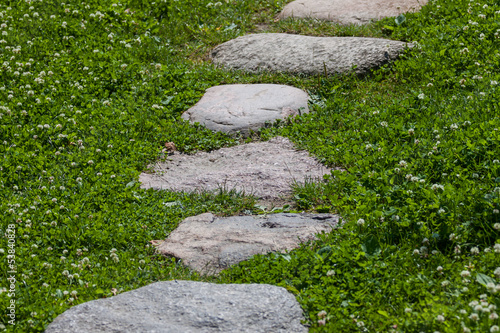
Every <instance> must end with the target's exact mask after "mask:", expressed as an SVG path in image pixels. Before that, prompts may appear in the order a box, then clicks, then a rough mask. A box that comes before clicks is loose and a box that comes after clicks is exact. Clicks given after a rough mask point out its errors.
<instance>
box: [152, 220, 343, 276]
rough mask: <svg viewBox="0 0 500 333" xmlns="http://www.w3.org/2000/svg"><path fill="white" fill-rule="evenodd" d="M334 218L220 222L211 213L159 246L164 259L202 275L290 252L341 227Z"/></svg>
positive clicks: (187, 224)
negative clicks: (178, 261) (270, 254)
mask: <svg viewBox="0 0 500 333" xmlns="http://www.w3.org/2000/svg"><path fill="white" fill-rule="evenodd" d="M338 220H339V219H338V216H337V215H331V214H291V213H281V214H270V215H258V216H231V217H225V218H219V217H216V216H214V215H213V214H211V213H205V214H201V215H197V216H192V217H188V218H187V219H185V220H184V221H182V222H181V223H180V224H179V227H178V228H177V229H175V230H174V231H173V232H172V233H171V234H170V235H169V236H168V238H167V239H166V240H165V241H164V242H163V243H161V244H159V246H158V248H157V249H158V251H159V252H160V253H162V254H164V255H169V256H173V257H176V258H179V259H182V262H183V263H184V264H185V265H187V266H189V267H190V268H191V269H194V270H196V271H198V272H200V273H203V274H217V273H218V272H220V271H221V270H222V269H225V268H227V267H229V266H231V265H234V264H236V263H238V262H240V261H243V260H246V259H248V258H250V257H251V256H253V255H256V254H265V253H268V252H274V251H285V250H291V249H294V248H296V247H298V246H299V244H300V243H301V242H305V241H308V240H312V239H314V238H315V237H316V234H318V233H320V232H321V231H326V232H328V231H331V230H332V228H333V227H335V226H336V225H337V224H338Z"/></svg>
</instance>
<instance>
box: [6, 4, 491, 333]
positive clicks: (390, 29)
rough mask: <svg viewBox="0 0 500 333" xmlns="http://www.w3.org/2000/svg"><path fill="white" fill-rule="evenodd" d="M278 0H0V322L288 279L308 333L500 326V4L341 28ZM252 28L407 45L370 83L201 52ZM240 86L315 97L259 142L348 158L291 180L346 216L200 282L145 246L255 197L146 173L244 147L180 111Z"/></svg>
mask: <svg viewBox="0 0 500 333" xmlns="http://www.w3.org/2000/svg"><path fill="white" fill-rule="evenodd" d="M287 2H288V1H277V0H240V1H227V2H226V1H223V2H217V3H215V2H214V3H212V2H210V1H208V0H193V1H189V2H186V1H176V0H168V1H157V2H156V3H153V2H149V1H138V0H131V1H124V2H122V3H118V2H116V1H115V2H110V1H100V0H91V1H86V2H85V3H81V2H76V1H74V2H69V3H66V4H62V3H60V2H54V1H51V0H44V1H32V2H25V1H23V2H21V1H7V3H6V2H4V3H2V4H1V5H0V13H1V15H0V31H2V32H0V157H1V162H0V198H1V200H0V216H1V217H2V218H1V219H0V220H1V224H0V229H1V231H2V232H1V234H2V235H4V237H2V238H1V239H0V249H1V251H0V252H1V253H0V254H1V260H0V275H1V276H2V279H1V282H0V288H3V289H2V292H1V293H0V307H1V308H2V309H7V307H8V306H9V304H11V303H10V302H11V300H15V321H14V322H15V326H14V325H11V323H9V321H11V320H12V319H11V318H9V317H8V316H7V313H8V312H7V310H5V311H3V312H2V314H1V315H0V318H1V321H0V323H1V325H3V327H4V328H5V330H7V331H9V332H13V331H16V332H41V331H43V330H44V328H45V327H46V326H47V325H48V324H49V323H50V322H52V321H53V320H54V318H56V317H57V316H58V315H59V314H61V313H62V312H64V311H65V310H67V309H68V308H70V307H71V306H74V305H76V304H81V303H84V302H87V301H90V300H94V299H98V298H103V297H110V296H112V295H114V294H116V293H121V292H124V291H128V290H131V289H135V288H138V287H141V286H144V285H147V284H149V283H152V282H155V281H159V280H168V279H191V280H202V281H211V282H216V283H256V282H257V283H270V284H275V285H279V286H283V287H285V288H287V289H288V290H289V291H290V292H292V293H293V294H295V296H296V297H297V299H298V301H299V302H300V304H301V306H302V307H303V309H304V313H305V316H306V318H307V320H306V324H308V325H310V329H311V331H332V332H339V331H340V332H347V331H369V332H386V331H394V332H420V331H423V332H434V331H439V332H458V331H464V332H468V331H476V332H485V331H486V332H487V331H491V332H494V331H495V330H497V329H498V326H497V325H499V320H498V319H497V317H498V316H497V315H496V307H498V306H500V298H499V297H498V296H497V295H498V291H499V290H500V284H499V285H497V281H498V280H499V279H500V269H498V267H500V254H499V252H500V245H495V244H497V242H500V241H499V240H498V239H499V237H498V236H499V235H498V232H499V229H500V214H499V210H500V162H499V160H500V145H499V141H500V133H499V129H500V119H499V109H500V107H499V97H500V94H499V92H498V85H497V82H499V81H500V73H499V68H500V51H499V50H500V39H499V33H500V6H499V4H498V3H497V2H495V1H493V0H478V1H475V2H469V1H465V0H454V1H452V0H441V1H440V0H437V1H431V2H430V3H429V4H428V5H427V6H425V7H424V8H423V9H422V10H421V11H420V12H418V13H414V14H408V15H406V17H405V21H404V22H401V21H402V20H398V22H396V21H395V19H394V18H387V19H384V20H381V21H379V22H375V23H372V24H369V25H366V26H362V27H356V26H348V27H342V26H338V25H336V24H332V23H325V22H318V21H314V20H284V21H275V17H276V15H277V14H278V13H279V11H280V10H281V8H283V6H284V5H285V4H286V3H287ZM9 6H10V7H9ZM31 7H33V8H31ZM35 13H36V14H35ZM63 22H66V23H63ZM3 24H5V25H3ZM256 31H265V32H289V33H300V34H306V35H315V36H365V37H383V38H390V39H395V40H403V41H412V42H415V44H414V45H415V47H413V49H412V50H411V51H409V52H407V53H406V54H405V55H403V56H402V57H401V58H400V59H399V60H398V61H396V62H395V63H393V64H390V65H386V66H384V67H383V68H381V69H379V70H378V71H376V72H374V73H372V74H370V75H368V76H366V77H356V76H354V75H347V76H345V77H338V76H328V77H326V76H324V75H321V76H315V77H305V76H300V75H297V76H292V75H287V74H280V73H274V74H272V73H264V74H259V75H250V74H246V73H243V72H228V71H223V70H221V69H217V68H215V67H213V66H212V65H211V64H210V62H209V61H208V59H207V55H208V52H209V50H210V49H211V48H212V47H214V46H215V45H218V44H220V43H222V42H224V41H227V40H230V39H232V38H235V37H237V36H240V35H243V34H245V33H251V32H256ZM229 83H280V84H288V85H292V86H295V87H298V88H301V89H305V90H307V91H308V92H309V94H310V95H311V109H312V110H313V112H312V113H310V114H308V115H303V116H301V117H298V118H296V119H294V120H290V121H285V122H280V123H279V124H276V125H274V126H271V127H269V128H266V129H263V130H261V131H260V132H258V133H255V134H254V135H253V136H252V137H251V138H250V139H249V140H266V139H268V138H270V137H273V136H276V135H283V136H286V137H289V138H290V139H291V140H292V141H293V142H295V143H296V145H297V146H299V147H300V148H303V149H306V150H308V151H309V152H310V153H311V154H313V155H314V156H316V157H317V158H318V159H319V160H320V161H322V162H323V163H325V164H326V165H328V166H331V167H337V168H340V169H342V170H343V171H334V172H332V174H331V175H329V176H328V177H326V178H325V182H318V183H313V182H306V183H305V184H295V185H294V200H295V202H294V205H292V207H288V208H286V209H287V210H292V211H294V210H295V211H302V210H307V211H319V212H328V211H330V212H335V213H337V212H338V213H339V214H341V216H342V218H343V220H344V222H345V223H344V225H343V227H342V228H339V229H337V230H334V231H333V232H332V233H330V234H323V235H321V236H320V239H319V240H318V241H316V242H311V243H308V244H304V245H303V246H302V247H301V248H299V249H296V250H294V251H290V252H289V253H282V254H270V255H266V256H256V257H254V258H252V259H250V260H248V261H246V262H243V263H241V264H239V265H237V266H235V267H233V268H231V269H229V270H227V271H226V272H224V273H223V274H221V276H219V277H215V278H214V277H204V276H199V275H198V274H196V273H195V272H192V271H189V270H188V269H187V268H185V267H184V266H182V264H181V263H179V262H176V261H175V260H172V259H169V258H163V257H161V256H158V255H157V254H156V253H155V251H154V249H153V248H152V246H151V244H150V241H151V240H159V239H164V238H166V236H167V235H168V233H169V232H171V231H172V230H173V229H175V227H176V225H177V224H178V223H179V222H180V221H181V220H182V219H183V218H185V217H188V216H193V215H196V214H200V213H203V212H208V211H210V212H213V213H216V214H219V215H232V214H238V213H240V212H245V211H252V212H253V213H255V214H258V213H261V212H262V209H261V207H259V206H256V205H255V204H256V201H255V200H254V198H251V197H248V196H244V195H242V194H241V193H236V192H234V191H226V190H224V189H221V190H220V191H219V192H218V193H212V194H210V193H193V194H185V193H173V192H167V191H162V192H155V191H152V190H143V189H140V188H139V184H138V175H139V173H140V172H142V171H143V170H145V169H146V168H147V166H148V164H149V163H151V162H152V161H154V160H156V159H158V158H159V157H160V155H161V149H162V147H163V145H164V143H165V142H169V141H173V142H175V144H176V145H177V147H178V148H179V149H180V150H181V151H183V152H186V153H191V152H194V151H197V150H204V151H210V150H214V149H217V148H220V147H224V146H230V145H236V144H238V143H241V142H244V141H249V140H248V139H247V140H243V139H242V138H239V137H236V138H231V137H228V136H226V135H224V134H221V133H212V132H211V131H209V130H206V129H204V128H203V127H201V126H192V125H189V124H187V123H184V122H182V121H181V120H180V115H181V113H182V112H183V111H185V110H186V109H187V108H189V107H190V106H192V105H193V104H194V103H196V102H197V101H198V100H199V98H200V97H201V96H202V95H203V93H204V91H205V89H207V88H209V87H211V86H214V85H219V84H229ZM169 203H170V204H169ZM172 203H173V204H172ZM14 235H15V237H14ZM10 238H11V239H15V241H14V243H12V242H11V243H9V241H8V239H10ZM9 244H11V246H9ZM12 244H14V245H12ZM14 250H15V253H14V252H13V251H14ZM9 251H10V252H9ZM9 254H10V255H14V256H15V257H10V258H9V257H7V256H8V255H9ZM9 260H11V262H10V264H12V265H15V266H16V267H15V273H9V271H12V269H11V267H9ZM12 260H14V261H15V263H14V261H12ZM12 268H14V267H12ZM11 275H12V276H14V277H15V279H16V281H15V283H13V284H12V285H13V289H12V291H11V290H10V283H9V281H8V280H7V278H8V277H10V276H11Z"/></svg>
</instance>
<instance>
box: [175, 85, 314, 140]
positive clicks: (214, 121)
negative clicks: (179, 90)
mask: <svg viewBox="0 0 500 333" xmlns="http://www.w3.org/2000/svg"><path fill="white" fill-rule="evenodd" d="M307 100H308V95H307V93H306V92H305V91H303V90H300V89H297V88H294V87H289V86H284V85H278V84H233V85H224V86H217V87H212V88H209V89H208V90H207V91H206V93H205V95H204V96H203V97H202V99H201V100H200V101H199V102H198V103H197V104H196V105H195V106H193V107H192V108H190V109H189V110H187V111H186V112H184V113H183V114H182V118H183V119H185V120H189V121H190V122H192V123H194V122H198V123H200V124H203V125H205V126H206V127H207V128H209V129H211V130H213V131H220V132H224V133H230V134H232V133H236V132H241V134H243V136H248V135H249V134H250V130H253V131H256V130H258V129H259V128H261V127H264V125H265V123H266V122H274V121H276V120H278V119H285V118H287V117H290V116H292V117H293V116H295V115H298V114H301V113H306V112H309V109H308V107H307Z"/></svg>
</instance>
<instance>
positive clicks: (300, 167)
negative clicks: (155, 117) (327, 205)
mask: <svg viewBox="0 0 500 333" xmlns="http://www.w3.org/2000/svg"><path fill="white" fill-rule="evenodd" d="M150 168H153V172H154V173H142V174H140V175H139V181H140V182H141V183H142V184H141V188H154V189H168V190H172V191H178V192H181V191H183V192H194V191H217V190H219V189H221V188H225V189H227V190H232V189H235V190H237V191H244V192H245V193H246V194H253V195H255V196H256V197H258V198H260V199H263V200H264V201H276V200H280V199H281V198H283V197H287V196H290V195H291V194H292V191H291V189H290V185H291V184H293V183H294V182H298V183H300V182H304V181H305V180H307V179H318V178H322V177H323V175H325V174H329V173H330V169H328V168H326V167H325V166H323V165H322V164H320V163H319V162H318V161H317V160H315V159H314V158H313V157H311V156H309V153H308V152H306V151H297V150H296V149H295V148H294V146H293V144H292V143H291V142H290V141H289V140H288V139H286V138H283V137H275V138H273V139H271V140H269V141H267V142H254V143H248V144H243V145H238V146H234V147H229V148H222V149H219V150H215V151H212V152H210V153H206V152H198V153H196V154H194V155H186V154H178V153H177V154H174V155H172V156H169V161H167V162H160V163H157V164H156V165H154V166H150Z"/></svg>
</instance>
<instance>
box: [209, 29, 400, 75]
mask: <svg viewBox="0 0 500 333" xmlns="http://www.w3.org/2000/svg"><path fill="white" fill-rule="evenodd" d="M407 46H408V44H407V43H404V42H399V41H393V40H387V39H381V38H362V37H312V36H301V35H291V34H282V33H265V34H251V35H246V36H241V37H238V38H236V39H233V40H230V41H228V42H225V43H223V44H221V45H219V46H217V47H215V48H214V49H213V50H212V52H211V57H212V61H213V62H214V63H215V64H217V65H219V66H222V67H226V68H228V69H234V70H244V71H247V72H251V73H258V72H262V71H271V72H287V73H294V74H298V73H302V74H306V75H316V74H324V73H325V70H326V72H327V73H328V74H345V73H348V72H350V71H351V70H352V68H353V66H357V67H356V69H355V70H354V71H355V72H356V73H357V74H358V75H363V74H367V73H369V72H370V70H372V69H375V68H378V67H380V66H382V65H383V64H385V63H387V62H390V61H393V60H395V59H396V58H397V57H398V56H399V54H400V53H401V52H402V51H403V50H404V49H405V48H406V47H407Z"/></svg>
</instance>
